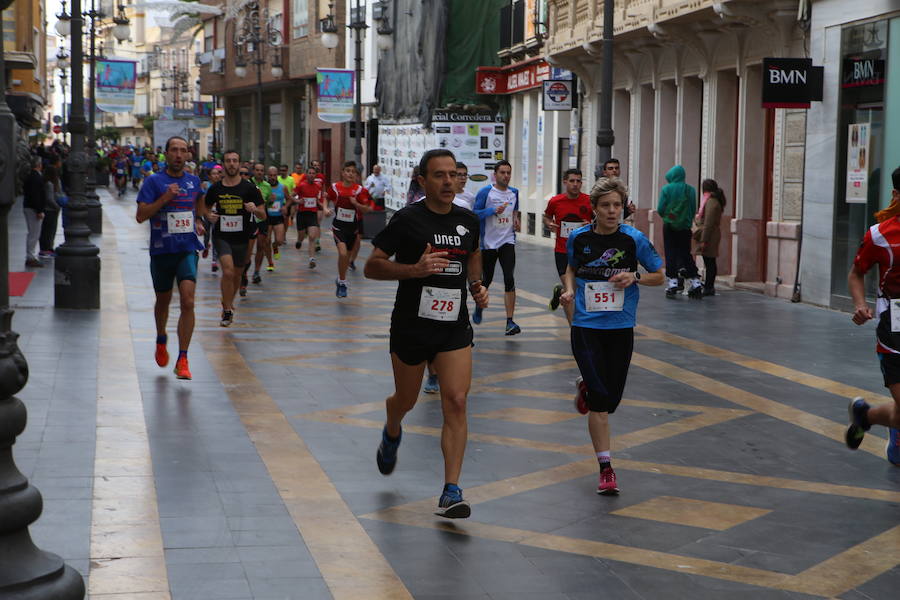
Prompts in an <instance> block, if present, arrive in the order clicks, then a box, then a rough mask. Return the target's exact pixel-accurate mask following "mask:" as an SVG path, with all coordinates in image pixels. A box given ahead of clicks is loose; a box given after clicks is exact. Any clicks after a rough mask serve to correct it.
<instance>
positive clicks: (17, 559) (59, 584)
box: [0, 0, 84, 600]
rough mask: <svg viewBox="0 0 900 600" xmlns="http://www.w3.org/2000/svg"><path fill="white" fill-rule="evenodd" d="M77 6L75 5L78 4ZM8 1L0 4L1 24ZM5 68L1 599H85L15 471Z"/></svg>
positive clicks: (17, 430) (21, 409) (21, 373)
mask: <svg viewBox="0 0 900 600" xmlns="http://www.w3.org/2000/svg"><path fill="white" fill-rule="evenodd" d="M77 1H78V0H76V2H77ZM11 3H12V0H0V21H2V14H3V11H4V10H6V9H7V8H8V7H9V5H10V4H11ZM5 96H6V63H5V60H4V56H3V50H2V49H0V248H3V257H2V258H0V597H2V598H47V599H49V598H54V599H59V600H76V599H80V598H84V580H83V579H82V578H81V575H80V574H79V573H78V572H77V571H75V570H74V569H72V568H71V567H69V566H68V565H66V564H65V563H64V562H63V560H62V559H61V558H60V557H59V556H57V555H55V554H51V553H49V552H45V551H43V550H41V549H40V548H38V547H37V546H35V545H34V542H33V541H32V540H31V535H30V534H29V532H28V527H29V525H31V524H32V523H34V522H35V521H37V519H38V517H40V515H41V511H42V501H41V494H40V492H39V491H38V490H37V489H36V488H35V487H34V486H32V485H31V484H30V483H29V482H28V479H26V478H25V476H24V475H22V473H21V472H20V471H19V469H18V468H17V467H16V464H15V461H14V460H13V453H12V447H13V444H14V443H15V441H16V438H17V437H18V436H19V435H20V434H21V433H22V432H23V431H25V423H26V420H27V418H26V414H27V412H26V408H25V405H24V404H23V403H22V401H21V400H19V399H18V398H16V397H15V396H14V394H17V393H19V392H20V391H21V390H22V388H24V387H25V384H26V383H27V382H28V363H27V362H25V357H24V356H23V355H22V352H21V350H19V346H18V344H17V340H18V338H19V334H17V333H16V332H14V331H13V330H12V317H13V312H14V311H13V310H12V309H11V308H10V303H9V280H8V277H9V256H8V254H9V253H8V252H6V249H7V248H8V247H9V233H8V221H7V216H8V215H9V210H10V208H12V205H13V202H14V201H15V191H14V190H15V172H16V169H15V164H14V162H15V156H16V153H15V127H16V120H15V117H14V116H13V114H12V112H11V111H10V110H9V106H8V105H7V103H6V97H5Z"/></svg>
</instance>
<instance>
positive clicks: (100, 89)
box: [95, 60, 137, 113]
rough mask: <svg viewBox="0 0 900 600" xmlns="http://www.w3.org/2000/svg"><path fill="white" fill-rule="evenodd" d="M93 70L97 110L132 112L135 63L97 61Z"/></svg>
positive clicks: (135, 77)
mask: <svg viewBox="0 0 900 600" xmlns="http://www.w3.org/2000/svg"><path fill="white" fill-rule="evenodd" d="M95 68H96V71H95V73H96V76H97V78H96V84H97V86H96V98H97V108H99V109H100V110H102V111H104V112H112V113H117V112H131V111H133V110H134V84H135V81H136V80H137V68H136V63H135V62H134V61H133V60H98V61H96V64H95Z"/></svg>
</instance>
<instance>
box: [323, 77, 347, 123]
mask: <svg viewBox="0 0 900 600" xmlns="http://www.w3.org/2000/svg"><path fill="white" fill-rule="evenodd" d="M353 76H354V73H353V71H352V70H349V69H316V89H317V91H318V94H317V96H318V103H317V104H318V116H319V119H321V120H322V121H325V122H326V123H346V122H348V121H350V120H352V119H353V98H354V96H353Z"/></svg>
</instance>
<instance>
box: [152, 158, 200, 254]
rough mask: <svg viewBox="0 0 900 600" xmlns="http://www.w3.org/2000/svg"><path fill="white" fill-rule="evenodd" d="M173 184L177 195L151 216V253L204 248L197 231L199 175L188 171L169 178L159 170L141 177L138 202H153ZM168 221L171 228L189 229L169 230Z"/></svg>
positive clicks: (170, 252)
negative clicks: (187, 223) (143, 178)
mask: <svg viewBox="0 0 900 600" xmlns="http://www.w3.org/2000/svg"><path fill="white" fill-rule="evenodd" d="M172 183H177V184H178V196H176V197H175V198H174V199H173V200H171V201H170V202H169V203H168V204H166V205H165V206H163V207H162V208H161V209H160V211H159V212H158V213H156V214H155V215H153V216H152V217H150V256H154V255H156V254H175V253H179V252H189V251H191V250H202V249H203V244H202V243H201V242H200V240H199V239H197V233H196V219H197V210H196V207H197V198H199V197H201V196H203V191H202V190H201V189H200V178H199V177H197V176H196V175H189V174H188V173H183V174H182V175H181V177H172V176H171V175H169V174H168V173H167V172H165V171H160V172H159V173H156V174H154V175H153V176H151V177H148V178H147V179H146V180H144V184H143V185H142V186H141V190H140V191H139V192H138V197H137V201H138V202H144V203H148V204H150V203H153V202H156V200H157V199H158V198H159V197H160V196H162V195H163V194H164V193H165V192H166V188H167V187H169V185H170V184H172ZM188 214H189V215H190V221H191V223H192V225H191V226H190V227H189V228H187V227H186V225H185V223H186V219H187V218H188ZM170 215H171V216H170ZM170 223H171V224H172V226H173V227H177V228H182V229H184V228H187V229H188V231H185V232H183V233H175V232H170V231H169V225H170Z"/></svg>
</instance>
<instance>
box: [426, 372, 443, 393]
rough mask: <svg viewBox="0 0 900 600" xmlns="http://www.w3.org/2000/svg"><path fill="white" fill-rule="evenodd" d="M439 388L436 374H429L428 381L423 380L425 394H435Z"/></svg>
mask: <svg viewBox="0 0 900 600" xmlns="http://www.w3.org/2000/svg"><path fill="white" fill-rule="evenodd" d="M439 390H440V386H438V378H437V375H429V376H428V381H426V382H425V393H426V394H437V393H438V391H439Z"/></svg>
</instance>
